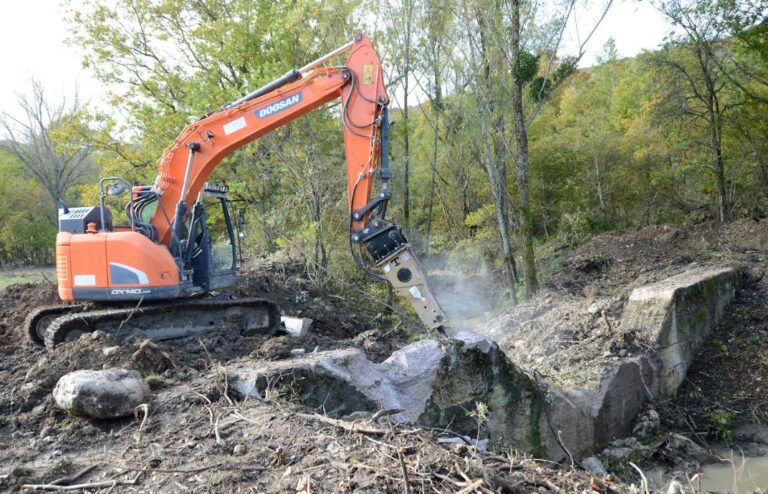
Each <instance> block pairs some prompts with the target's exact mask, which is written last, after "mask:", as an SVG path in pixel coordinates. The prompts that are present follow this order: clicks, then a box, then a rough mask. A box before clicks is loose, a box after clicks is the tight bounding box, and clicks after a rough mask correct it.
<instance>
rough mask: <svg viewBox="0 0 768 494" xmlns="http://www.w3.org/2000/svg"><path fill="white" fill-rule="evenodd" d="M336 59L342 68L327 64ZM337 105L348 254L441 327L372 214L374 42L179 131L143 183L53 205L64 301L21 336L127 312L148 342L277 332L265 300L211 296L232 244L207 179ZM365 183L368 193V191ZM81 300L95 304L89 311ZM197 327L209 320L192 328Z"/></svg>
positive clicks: (223, 283) (378, 201)
mask: <svg viewBox="0 0 768 494" xmlns="http://www.w3.org/2000/svg"><path fill="white" fill-rule="evenodd" d="M344 54H346V55H347V59H346V62H345V63H344V65H336V66H334V65H327V63H328V62H329V61H331V60H333V59H335V58H337V57H339V56H341V55H344ZM337 99H338V100H340V101H341V121H342V128H343V132H344V148H345V154H346V161H347V187H348V204H349V227H350V233H349V234H350V237H349V246H350V252H351V254H352V257H353V259H354V261H355V262H356V263H357V264H358V266H360V267H361V268H362V269H363V270H365V271H366V272H367V273H368V274H370V275H372V276H375V277H376V278H379V279H381V280H384V281H386V282H388V283H390V284H391V285H392V287H393V288H394V289H395V291H396V292H397V293H398V294H400V295H401V296H403V297H405V298H406V299H408V300H409V301H410V302H411V304H412V305H413V307H414V309H415V311H416V313H417V314H418V316H419V318H420V319H421V320H422V322H423V323H424V324H425V326H426V327H427V328H429V329H437V328H440V327H441V326H442V325H443V324H444V323H445V315H444V313H443V311H442V309H441V308H440V306H439V304H438V303H437V301H436V300H435V298H434V297H433V296H432V294H431V292H430V290H429V286H428V285H427V280H426V275H425V273H424V270H423V269H422V267H421V265H420V264H419V262H418V260H417V259H416V257H415V255H414V253H413V251H412V249H411V246H410V244H409V243H408V241H407V240H406V238H405V236H404V234H403V232H402V230H401V229H400V228H399V227H398V226H397V225H396V224H394V223H392V222H391V221H388V220H387V219H386V218H385V214H386V210H387V203H388V201H389V199H390V197H391V194H390V192H389V190H388V182H389V178H390V168H389V159H388V141H389V118H388V115H389V113H388V105H389V96H388V95H387V90H386V87H385V85H384V71H383V69H382V67H381V64H380V62H379V59H378V56H377V54H376V51H375V49H374V47H373V45H372V44H371V42H370V40H369V39H368V38H366V37H365V36H364V35H362V34H358V35H357V36H355V38H354V40H353V41H350V42H349V43H347V44H346V45H344V46H342V47H340V48H338V49H336V50H334V51H332V52H330V53H328V54H326V55H324V56H322V57H320V58H319V59H317V60H315V61H314V62H311V63H309V64H307V65H305V66H304V67H302V68H300V69H298V70H292V71H289V72H288V73H286V74H285V75H283V76H282V77H280V78H278V79H276V80H274V81H272V82H271V83H269V84H267V85H265V86H263V87H262V88H260V89H258V90H256V91H253V92H251V93H249V94H247V95H245V96H243V97H241V98H239V99H237V100H235V101H232V102H231V103H228V104H225V105H223V106H222V107H220V108H219V109H217V110H214V111H212V112H211V113H209V114H207V115H205V116H204V117H202V118H201V119H199V120H198V121H197V122H194V123H192V124H190V125H188V126H187V127H186V128H185V129H184V130H183V131H182V133H181V134H180V135H179V137H178V138H177V139H176V140H175V141H174V142H173V143H172V144H171V145H170V146H169V147H168V148H167V149H166V150H165V152H164V153H163V155H162V157H161V158H160V159H159V161H158V165H159V173H158V175H157V178H156V179H155V181H154V183H153V184H152V185H140V184H138V183H133V184H132V183H130V182H128V181H126V180H124V179H122V178H120V177H106V178H104V179H102V180H101V182H100V187H99V189H100V198H101V200H100V204H99V206H98V207H91V208H71V209H67V208H66V207H65V208H63V209H62V210H61V211H60V215H59V233H58V235H57V238H56V272H57V280H58V291H59V296H60V297H61V299H62V300H65V301H71V302H74V303H73V304H72V305H71V306H69V307H68V308H66V309H64V308H62V307H61V306H59V307H56V308H46V309H41V310H40V311H36V312H35V313H33V314H31V315H30V317H29V318H28V324H27V330H28V332H29V334H30V338H31V339H32V341H34V342H35V343H37V344H42V343H45V345H46V346H48V347H53V346H55V345H56V344H58V343H60V342H62V341H67V340H69V339H73V338H75V337H78V336H79V335H80V334H82V333H83V332H86V331H94V330H96V329H104V330H107V331H112V332H113V333H114V332H115V331H118V329H117V328H118V326H119V329H120V330H122V329H123V326H124V325H122V324H116V321H120V320H123V319H124V318H125V317H126V316H125V314H126V312H125V311H126V310H132V311H133V312H132V314H134V315H133V316H132V317H134V318H136V322H140V323H141V327H142V328H143V330H144V331H145V333H146V334H147V336H149V337H150V338H154V339H168V338H176V337H181V336H186V335H190V334H196V333H197V332H199V331H202V330H203V329H204V328H203V326H205V325H206V324H209V322H210V320H214V319H216V318H218V317H221V318H223V319H225V320H228V321H230V322H233V323H235V324H236V325H238V326H240V329H241V330H243V331H260V332H269V331H270V330H273V329H275V328H277V326H278V325H279V313H278V311H277V308H276V307H274V305H272V304H270V303H268V302H266V301H263V300H256V299H243V300H223V299H216V298H211V296H210V294H211V293H212V292H214V291H215V290H217V289H221V288H226V287H229V286H232V285H233V284H234V283H235V282H236V276H235V275H236V272H237V267H238V265H237V264H238V261H237V255H236V252H237V249H236V246H237V242H238V238H237V235H236V231H235V230H236V225H235V222H233V218H234V212H233V211H232V207H231V201H230V200H229V198H228V197H227V188H226V187H220V186H214V185H212V184H209V183H208V178H209V176H210V174H211V173H212V172H213V170H214V169H215V168H216V166H218V164H219V163H221V161H222V160H223V159H224V158H225V157H227V156H229V155H230V154H232V153H233V152H234V151H235V150H237V149H239V148H240V147H242V146H244V145H246V144H248V143H250V142H252V141H254V140H255V139H258V138H260V137H261V136H263V135H265V134H267V133H269V132H272V131H273V130H275V129H278V128H279V127H281V126H284V125H286V124H288V123H290V122H292V121H294V120H295V119H297V118H299V117H301V116H302V115H305V114H307V113H309V112H311V111H313V110H315V109H317V108H319V107H321V106H322V105H324V104H326V103H328V102H331V101H334V100H337ZM377 178H378V180H380V182H381V184H380V185H381V191H380V192H379V193H378V194H376V195H372V192H373V187H374V182H375V180H376V179H377ZM126 190H129V191H130V198H129V200H128V204H127V206H126V214H127V219H128V223H127V224H124V225H114V224H113V219H112V214H111V213H110V211H109V209H108V208H107V206H106V202H105V199H106V198H107V197H108V196H111V195H117V194H120V193H122V192H124V191H126ZM212 207H213V208H216V209H218V210H219V211H221V216H220V217H223V219H224V224H225V231H223V232H220V231H215V228H216V227H217V224H216V223H215V222H212V221H211V219H210V218H211V217H212V215H211V214H207V213H206V211H210V208H212ZM219 223H220V222H219ZM201 296H203V297H205V296H207V297H208V298H202V299H200V298H199V297H201ZM194 297H197V298H196V299H192V298H194ZM86 302H88V303H94V302H95V303H97V304H101V306H99V307H97V308H96V309H97V310H96V309H94V308H93V307H91V306H90V305H87V304H85V303H86ZM161 315H162V317H159V316H161ZM202 320H204V321H208V322H206V323H205V324H202V325H201V324H198V323H199V322H200V321H202Z"/></svg>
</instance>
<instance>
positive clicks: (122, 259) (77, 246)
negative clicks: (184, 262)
mask: <svg viewBox="0 0 768 494" xmlns="http://www.w3.org/2000/svg"><path fill="white" fill-rule="evenodd" d="M110 262H116V263H120V264H124V265H127V266H130V267H132V268H135V269H138V270H140V271H143V272H144V273H146V274H147V278H148V280H149V283H148V284H147V285H139V284H131V285H113V284H112V283H111V280H110V279H109V263H110ZM78 275H80V276H93V277H94V279H93V281H94V282H93V284H88V285H81V286H76V285H75V276H78ZM56 276H57V280H58V285H59V297H61V299H62V300H74V297H73V292H72V289H73V288H111V287H113V286H119V287H126V288H131V287H140V286H154V287H156V286H176V285H178V284H179V271H178V267H177V266H176V262H175V261H174V260H173V256H171V254H170V252H169V251H168V249H167V248H166V247H165V246H164V245H162V244H156V243H154V242H152V241H151V240H149V239H148V238H147V237H145V236H144V235H142V234H140V233H138V232H132V231H127V232H125V231H122V232H99V233H93V234H86V233H81V234H72V233H67V232H60V233H59V234H58V235H57V236H56Z"/></svg>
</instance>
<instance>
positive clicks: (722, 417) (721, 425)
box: [709, 410, 734, 443]
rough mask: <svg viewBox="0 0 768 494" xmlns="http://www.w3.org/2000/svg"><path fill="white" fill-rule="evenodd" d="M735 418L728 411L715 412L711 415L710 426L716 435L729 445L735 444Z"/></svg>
mask: <svg viewBox="0 0 768 494" xmlns="http://www.w3.org/2000/svg"><path fill="white" fill-rule="evenodd" d="M733 419H734V417H733V414H732V413H731V412H728V411H726V410H715V411H714V412H712V413H711V414H710V415H709V425H710V427H711V428H712V430H713V432H714V435H715V436H716V437H717V438H719V439H722V440H723V441H725V442H727V443H731V442H733V426H734V420H733Z"/></svg>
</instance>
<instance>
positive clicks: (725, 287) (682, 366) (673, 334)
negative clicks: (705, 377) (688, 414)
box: [621, 267, 740, 396]
mask: <svg viewBox="0 0 768 494" xmlns="http://www.w3.org/2000/svg"><path fill="white" fill-rule="evenodd" d="M739 273H740V272H739V269H738V268H735V267H724V268H719V269H695V270H690V271H686V272H684V273H681V274H679V275H677V276H672V277H670V278H667V279H665V280H663V281H660V282H658V283H654V284H651V285H647V286H643V287H640V288H636V289H635V290H633V291H632V293H631V294H630V296H629V301H628V302H627V305H626V307H625V309H624V314H623V316H622V320H621V329H622V331H624V332H629V331H637V332H639V333H641V334H642V335H643V336H644V337H646V338H647V339H648V341H649V342H650V343H651V345H652V346H653V347H654V350H655V353H656V356H657V358H658V359H659V361H660V369H659V385H660V391H661V393H662V394H663V395H665V396H672V395H674V394H675V392H676V391H677V388H678V387H679V386H680V384H681V383H682V382H683V379H685V375H686V372H687V371H688V368H689V367H690V365H691V363H692V362H693V358H694V357H695V356H696V352H697V351H698V349H699V346H701V344H702V343H703V342H704V340H705V339H706V337H707V336H708V335H709V333H710V332H711V330H712V328H714V327H715V326H717V324H718V323H719V322H720V320H721V318H722V315H723V310H724V309H725V308H726V307H727V306H728V305H729V304H730V303H731V301H732V300H733V297H734V295H735V293H736V286H737V284H738V279H739Z"/></svg>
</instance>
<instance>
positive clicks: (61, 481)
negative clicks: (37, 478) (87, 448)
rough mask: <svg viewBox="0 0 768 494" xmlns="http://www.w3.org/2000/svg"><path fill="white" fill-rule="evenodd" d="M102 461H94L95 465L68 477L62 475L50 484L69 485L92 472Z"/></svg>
mask: <svg viewBox="0 0 768 494" xmlns="http://www.w3.org/2000/svg"><path fill="white" fill-rule="evenodd" d="M99 465H100V463H94V464H93V465H91V466H89V467H85V468H83V469H82V470H80V471H79V472H76V473H74V474H72V475H70V476H68V477H62V478H60V479H56V480H54V481H53V482H51V483H50V485H67V484H71V483H72V482H74V481H76V480H77V479H79V478H81V477H83V476H85V475H86V474H88V473H90V472H92V471H93V470H94V469H95V468H96V467H98V466H99Z"/></svg>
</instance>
